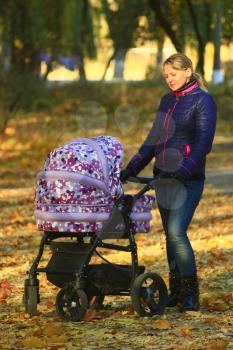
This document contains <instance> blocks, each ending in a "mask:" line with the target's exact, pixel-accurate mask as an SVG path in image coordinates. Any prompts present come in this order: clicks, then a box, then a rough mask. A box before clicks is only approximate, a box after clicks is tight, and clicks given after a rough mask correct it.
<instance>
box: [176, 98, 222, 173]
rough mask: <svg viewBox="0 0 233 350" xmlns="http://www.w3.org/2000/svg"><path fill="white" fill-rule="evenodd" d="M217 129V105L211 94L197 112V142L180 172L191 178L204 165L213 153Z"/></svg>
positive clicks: (198, 106)
mask: <svg viewBox="0 0 233 350" xmlns="http://www.w3.org/2000/svg"><path fill="white" fill-rule="evenodd" d="M215 129H216V105H215V103H214V101H213V99H212V97H211V96H210V95H209V94H205V95H204V97H203V98H202V99H201V100H200V101H199V103H198V105H197V111H196V130H195V135H196V137H195V142H194V144H193V145H192V148H191V152H190V153H189V155H188V156H187V157H185V158H184V160H183V162H182V164H181V168H180V169H179V171H180V172H181V173H182V174H183V175H185V176H186V177H187V178H189V177H191V176H192V175H193V174H195V173H196V172H197V171H198V168H199V167H200V166H201V165H203V161H204V159H205V156H206V155H207V154H208V153H209V152H210V151H211V148H212V143H213V139H214V134H215Z"/></svg>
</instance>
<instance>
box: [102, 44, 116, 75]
mask: <svg viewBox="0 0 233 350" xmlns="http://www.w3.org/2000/svg"><path fill="white" fill-rule="evenodd" d="M115 54H116V51H115V50H114V52H113V54H112V56H111V57H110V58H109V59H108V61H107V64H106V67H105V70H104V74H103V76H102V78H101V81H103V80H104V79H105V76H106V74H107V71H108V68H109V66H110V63H111V62H112V60H113V59H114V58H115Z"/></svg>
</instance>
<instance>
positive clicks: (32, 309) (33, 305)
mask: <svg viewBox="0 0 233 350" xmlns="http://www.w3.org/2000/svg"><path fill="white" fill-rule="evenodd" d="M35 281H36V282H35V285H30V284H29V279H26V280H25V283H24V294H23V303H24V305H25V311H26V313H28V314H29V315H30V316H35V315H36V314H37V303H38V301H39V300H38V288H39V281H38V280H35Z"/></svg>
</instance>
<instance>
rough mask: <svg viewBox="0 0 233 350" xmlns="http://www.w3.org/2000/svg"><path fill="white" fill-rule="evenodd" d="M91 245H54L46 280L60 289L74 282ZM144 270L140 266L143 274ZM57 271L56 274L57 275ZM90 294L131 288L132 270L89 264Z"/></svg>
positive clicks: (66, 243)
mask: <svg viewBox="0 0 233 350" xmlns="http://www.w3.org/2000/svg"><path fill="white" fill-rule="evenodd" d="M90 247H91V244H88V243H76V242H52V243H51V250H52V252H53V254H52V257H51V259H50V261H49V263H48V265H47V267H46V270H47V279H48V281H50V282H51V283H53V284H54V285H56V286H57V287H60V288H62V287H64V285H65V284H66V283H70V282H72V281H74V280H75V275H76V274H77V273H78V272H79V269H80V267H81V266H82V262H83V260H84V259H85V257H86V255H87V253H88V252H89V249H90ZM144 270H145V267H144V266H139V273H140V274H141V273H143V272H144ZM56 271H57V272H56ZM86 273H87V281H88V282H87V290H88V292H89V294H91V295H99V294H100V293H101V294H109V293H113V294H114V292H117V291H121V290H127V289H129V288H130V284H131V278H132V267H131V266H130V265H119V264H110V263H109V264H92V265H91V264H90V265H88V266H87V270H86Z"/></svg>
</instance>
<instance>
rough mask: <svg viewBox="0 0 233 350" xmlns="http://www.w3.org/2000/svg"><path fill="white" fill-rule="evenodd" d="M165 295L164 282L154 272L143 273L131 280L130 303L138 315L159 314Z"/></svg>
mask: <svg viewBox="0 0 233 350" xmlns="http://www.w3.org/2000/svg"><path fill="white" fill-rule="evenodd" d="M167 297H168V293H167V287H166V284H165V282H164V280H163V279H162V278H161V277H160V276H159V275H158V274H156V273H153V272H148V273H143V274H141V275H139V276H138V277H136V279H135V280H134V282H133V286H132V288H131V299H132V304H133V308H134V310H135V311H136V312H137V313H138V314H139V315H140V316H153V315H161V314H162V313H163V311H164V309H165V306H166V303H167Z"/></svg>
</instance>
